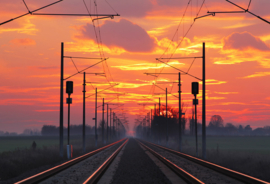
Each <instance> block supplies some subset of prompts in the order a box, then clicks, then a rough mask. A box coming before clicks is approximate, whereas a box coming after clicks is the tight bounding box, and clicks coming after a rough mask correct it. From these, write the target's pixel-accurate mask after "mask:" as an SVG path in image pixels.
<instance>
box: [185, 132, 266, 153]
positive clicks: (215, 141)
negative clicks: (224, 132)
mask: <svg viewBox="0 0 270 184" xmlns="http://www.w3.org/2000/svg"><path fill="white" fill-rule="evenodd" d="M201 145H202V139H201V136H198V147H199V149H201ZM183 146H185V147H190V148H195V138H194V137H191V136H184V137H183ZM206 147H207V150H213V149H217V147H218V149H219V150H220V151H225V150H226V151H240V152H242V151H246V152H250V153H251V152H252V153H255V152H256V153H261V154H269V153H270V136H231V137H229V136H227V137H226V136H207V137H206Z"/></svg>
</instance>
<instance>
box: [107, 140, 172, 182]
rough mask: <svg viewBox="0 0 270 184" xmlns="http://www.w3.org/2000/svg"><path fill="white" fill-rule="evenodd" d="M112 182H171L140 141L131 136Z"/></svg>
mask: <svg viewBox="0 0 270 184" xmlns="http://www.w3.org/2000/svg"><path fill="white" fill-rule="evenodd" d="M111 183H112V184H122V183H125V184H126V183H129V184H138V183H155V184H159V183H160V184H166V183H171V182H170V181H169V179H168V178H167V177H166V176H165V175H164V174H163V173H162V171H161V170H160V169H159V167H158V166H157V165H156V164H155V163H154V162H153V161H152V160H151V159H150V158H149V156H148V155H147V154H146V153H145V151H144V150H143V149H142V148H141V147H140V146H139V145H138V143H137V142H136V141H135V140H134V139H133V138H130V139H129V141H128V143H127V145H126V147H125V150H124V152H123V155H122V157H121V160H120V163H119V165H118V168H117V169H116V172H115V174H114V177H113V180H112V182H111Z"/></svg>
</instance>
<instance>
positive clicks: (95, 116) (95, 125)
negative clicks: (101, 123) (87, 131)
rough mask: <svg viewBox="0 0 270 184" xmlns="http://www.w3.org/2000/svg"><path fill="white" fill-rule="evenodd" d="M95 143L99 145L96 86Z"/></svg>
mask: <svg viewBox="0 0 270 184" xmlns="http://www.w3.org/2000/svg"><path fill="white" fill-rule="evenodd" d="M95 99H96V100H95V145H96V147H97V139H98V137H97V136H98V135H97V88H96V97H95Z"/></svg>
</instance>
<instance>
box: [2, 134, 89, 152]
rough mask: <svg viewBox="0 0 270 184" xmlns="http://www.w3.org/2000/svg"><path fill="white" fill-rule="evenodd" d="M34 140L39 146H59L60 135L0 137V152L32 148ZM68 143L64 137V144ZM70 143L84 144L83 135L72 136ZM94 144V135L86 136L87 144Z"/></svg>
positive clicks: (75, 144)
mask: <svg viewBox="0 0 270 184" xmlns="http://www.w3.org/2000/svg"><path fill="white" fill-rule="evenodd" d="M33 141H35V142H36V144H37V148H43V147H50V146H58V145H59V137H58V136H7V137H0V153H2V152H5V151H13V150H16V149H25V148H28V149H29V148H31V145H32V143H33ZM66 144H67V137H64V145H66ZM70 144H72V145H74V146H76V147H78V146H82V136H71V138H70ZM93 144H94V136H93V135H87V136H86V146H91V145H93Z"/></svg>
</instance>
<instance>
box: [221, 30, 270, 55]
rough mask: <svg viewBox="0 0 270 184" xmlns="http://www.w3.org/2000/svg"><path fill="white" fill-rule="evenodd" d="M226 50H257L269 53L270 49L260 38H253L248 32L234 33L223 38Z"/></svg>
mask: <svg viewBox="0 0 270 184" xmlns="http://www.w3.org/2000/svg"><path fill="white" fill-rule="evenodd" d="M223 49H224V50H230V49H235V50H241V51H243V50H247V49H257V50H261V51H269V50H270V47H269V45H267V44H266V43H264V42H263V41H262V40H261V39H260V38H258V37H256V36H253V35H252V34H250V33H248V32H243V33H232V34H231V35H229V36H227V37H225V38H223Z"/></svg>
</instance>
